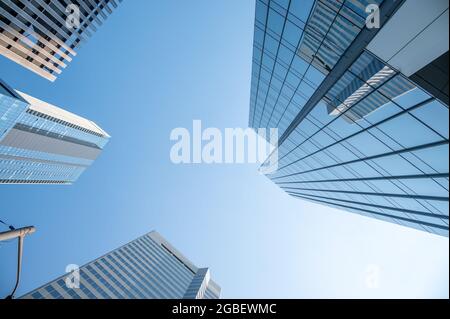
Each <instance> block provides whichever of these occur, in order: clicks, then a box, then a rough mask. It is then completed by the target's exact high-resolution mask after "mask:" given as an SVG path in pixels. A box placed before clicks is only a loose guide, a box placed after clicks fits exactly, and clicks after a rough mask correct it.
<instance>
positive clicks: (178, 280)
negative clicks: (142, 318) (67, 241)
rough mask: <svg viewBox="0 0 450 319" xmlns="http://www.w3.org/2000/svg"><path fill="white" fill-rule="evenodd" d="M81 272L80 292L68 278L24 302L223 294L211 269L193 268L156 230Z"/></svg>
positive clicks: (83, 268) (171, 297) (62, 278)
mask: <svg viewBox="0 0 450 319" xmlns="http://www.w3.org/2000/svg"><path fill="white" fill-rule="evenodd" d="M79 274H80V286H79V288H68V286H67V285H66V279H67V278H68V275H66V276H63V277H61V278H58V279H56V280H54V281H52V282H50V283H48V284H46V285H44V286H42V287H40V288H38V289H36V290H34V291H32V292H30V293H28V294H27V295H25V296H23V297H22V298H25V299H217V298H219V296H220V287H219V286H218V285H217V284H216V283H215V282H214V281H213V280H211V278H210V272H209V269H208V268H202V269H199V268H197V267H196V266H194V265H193V264H192V263H191V262H190V261H188V260H187V259H186V258H185V257H184V256H183V255H181V253H179V252H178V251H177V250H176V249H175V248H174V247H172V246H171V245H170V244H169V243H168V242H167V241H166V240H165V239H164V238H162V237H161V235H159V234H158V233H156V232H151V233H149V234H147V235H145V236H142V237H140V238H138V239H136V240H134V241H132V242H130V243H128V244H126V245H125V246H122V247H120V248H119V249H116V250H114V251H112V252H110V253H108V254H106V255H104V256H102V257H100V258H98V259H96V260H94V261H92V262H90V263H88V264H87V265H84V266H82V267H80V270H79ZM69 276H72V275H69ZM70 278H73V277H70Z"/></svg>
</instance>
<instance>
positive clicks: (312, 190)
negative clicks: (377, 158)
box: [281, 186, 449, 202]
mask: <svg viewBox="0 0 450 319" xmlns="http://www.w3.org/2000/svg"><path fill="white" fill-rule="evenodd" d="M281 188H282V189H285V190H294V191H296V190H300V191H302V190H303V191H311V192H324V193H342V194H355V195H367V196H382V197H399V198H414V199H423V200H435V201H440V202H448V201H449V198H448V197H442V196H428V195H413V194H389V193H370V192H356V191H341V190H335V189H313V188H300V187H299V188H297V187H283V186H281Z"/></svg>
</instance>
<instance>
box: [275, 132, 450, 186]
mask: <svg viewBox="0 0 450 319" xmlns="http://www.w3.org/2000/svg"><path fill="white" fill-rule="evenodd" d="M442 145H448V140H442V141H438V142H433V143H427V144H422V145H417V146H413V147H408V148H404V149H401V150H397V151H393V152H389V153H383V154H377V155H373V156H368V157H364V158H358V159H355V160H351V161H347V162H342V163H337V164H333V165H329V166H323V167H318V168H314V169H311V170H308V171H303V172H298V173H292V174H288V175H284V176H278V177H274V178H271V179H272V180H278V179H281V178H286V177H291V176H296V175H301V174H306V173H311V172H315V171H320V170H323V169H330V168H333V167H339V166H343V165H349V164H353V163H359V162H365V161H370V160H374V159H378V158H383V157H387V156H392V155H399V154H403V153H409V152H415V151H420V150H423V149H427V148H432V147H437V146H442Z"/></svg>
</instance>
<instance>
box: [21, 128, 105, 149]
mask: <svg viewBox="0 0 450 319" xmlns="http://www.w3.org/2000/svg"><path fill="white" fill-rule="evenodd" d="M14 128H15V129H17V130H20V131H25V132H29V133H33V134H38V135H42V136H46V137H50V138H54V139H57V140H61V141H65V142H69V143H74V144H78V145H83V146H87V147H90V148H95V149H98V150H101V148H100V147H98V146H97V145H96V144H94V143H91V142H87V141H83V140H80V139H77V138H74V137H70V136H67V135H66V136H64V135H61V134H58V133H54V132H51V131H47V130H43V129H40V128H36V127H32V126H29V125H25V124H22V123H17V124H16V125H14Z"/></svg>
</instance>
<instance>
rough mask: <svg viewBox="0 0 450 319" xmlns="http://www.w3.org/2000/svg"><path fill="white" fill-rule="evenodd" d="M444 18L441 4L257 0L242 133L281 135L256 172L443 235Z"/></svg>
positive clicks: (291, 190) (292, 190)
mask: <svg viewBox="0 0 450 319" xmlns="http://www.w3.org/2000/svg"><path fill="white" fill-rule="evenodd" d="M374 8H378V9H379V10H374ZM377 13H379V15H378V14H377ZM448 14H449V13H448V1H446V0H432V1H420V0H403V1H401V0H397V1H393V0H384V1H383V0H339V1H335V0H333V1H331V0H257V1H256V19H255V33H254V52H253V71H252V87H251V101H250V119H249V125H250V126H251V127H253V128H255V129H257V128H278V129H279V136H280V138H279V141H278V150H277V151H278V161H274V160H273V158H271V161H270V163H269V161H268V162H267V163H264V164H263V166H264V168H266V169H268V172H270V173H268V174H267V176H268V177H269V178H270V179H271V180H272V181H273V182H274V183H276V184H277V185H278V186H279V187H281V188H282V189H283V190H285V191H286V192H287V193H288V194H290V195H291V196H293V197H296V198H300V199H304V200H308V201H313V202H317V203H321V204H325V205H328V206H332V207H336V208H339V209H343V210H347V211H349V212H354V213H357V214H360V215H363V216H367V217H373V218H377V219H380V220H384V221H388V222H392V223H397V224H400V225H404V226H408V227H413V228H416V229H420V230H423V231H428V232H431V233H435V234H439V235H444V236H448V230H449V228H448V218H449V208H448V201H449V196H448V189H449V173H448V166H449V153H448V152H449V151H448V137H449V135H448V134H449V133H448V132H449V122H448V115H449V114H448V113H449V110H448V83H449V81H448V71H447V69H448V24H449V20H448ZM378 17H379V20H378ZM377 20H378V22H379V24H378V25H377ZM272 165H274V166H272ZM270 167H272V169H270ZM274 168H277V169H274Z"/></svg>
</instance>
